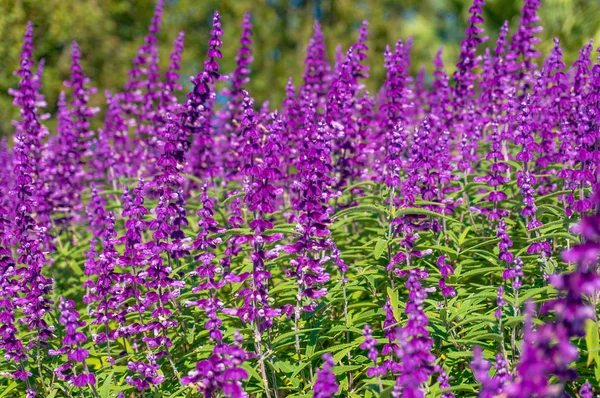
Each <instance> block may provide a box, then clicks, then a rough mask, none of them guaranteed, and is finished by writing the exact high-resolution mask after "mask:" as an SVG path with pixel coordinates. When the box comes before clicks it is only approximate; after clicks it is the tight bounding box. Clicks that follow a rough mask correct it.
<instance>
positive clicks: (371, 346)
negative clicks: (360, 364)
mask: <svg viewBox="0 0 600 398" xmlns="http://www.w3.org/2000/svg"><path fill="white" fill-rule="evenodd" d="M362 335H363V336H364V338H365V341H363V342H362V343H361V344H360V349H361V350H365V351H369V353H368V354H367V357H368V358H369V359H370V360H371V361H373V365H374V367H371V368H369V369H367V376H368V377H373V376H374V374H375V373H376V369H377V358H378V357H379V351H377V348H376V347H377V345H378V344H379V341H377V339H376V338H374V337H373V334H372V331H371V327H370V326H369V325H365V327H364V329H363V331H362Z"/></svg>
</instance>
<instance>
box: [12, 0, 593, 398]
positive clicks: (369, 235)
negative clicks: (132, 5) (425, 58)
mask: <svg viewBox="0 0 600 398" xmlns="http://www.w3.org/2000/svg"><path fill="white" fill-rule="evenodd" d="M484 6H485V5H484V0H473V5H472V7H471V8H470V16H469V27H468V28H467V30H466V32H465V38H464V40H463V42H462V46H461V52H460V58H459V60H458V63H457V65H456V72H455V73H454V74H453V75H452V76H449V75H448V73H447V72H446V69H445V66H444V65H443V63H442V57H441V53H442V49H440V51H439V52H438V54H437V56H436V57H435V59H434V60H433V65H434V73H433V76H431V77H430V76H426V75H425V73H424V72H423V69H421V72H420V73H418V74H417V75H416V76H412V75H411V74H410V72H409V71H410V70H411V60H410V51H411V45H412V38H407V39H406V40H404V39H402V40H399V41H398V42H397V43H395V44H394V45H391V46H389V47H388V48H387V50H386V51H385V53H384V54H383V58H382V62H383V67H384V68H385V70H386V71H387V78H386V81H385V84H384V85H383V86H382V87H381V88H380V89H379V91H378V92H375V93H370V92H368V91H367V90H366V88H365V81H366V79H368V77H369V70H368V68H367V67H366V66H365V65H364V61H365V59H366V58H367V54H369V49H368V48H367V46H366V44H365V41H366V38H367V36H368V34H369V29H368V24H367V22H364V23H363V25H362V27H361V28H360V30H359V31H358V32H357V39H356V42H355V44H354V45H352V46H351V47H350V48H348V49H341V48H338V51H337V55H336V57H335V62H333V63H330V61H329V60H328V59H327V58H326V52H325V43H324V38H323V34H322V32H321V30H320V26H319V24H318V23H315V26H314V34H313V37H312V39H311V40H310V43H309V45H308V48H307V52H306V61H305V73H304V75H303V79H302V80H301V81H297V82H294V81H292V80H291V79H290V80H289V83H288V85H287V92H286V99H285V100H284V101H283V103H282V104H273V103H268V102H265V103H263V104H256V103H255V102H254V100H253V97H252V93H251V92H250V91H249V90H248V86H249V85H248V83H249V72H250V69H251V68H252V51H253V44H252V20H251V17H250V15H246V17H245V18H244V20H243V21H240V22H241V24H242V27H243V34H242V37H241V38H240V40H239V50H238V53H237V57H236V62H237V68H236V69H235V70H234V71H233V72H231V73H229V71H227V73H229V74H227V73H226V72H225V71H222V70H221V69H220V67H219V61H220V59H221V58H222V53H221V50H220V49H221V47H222V45H223V43H222V42H221V39H220V37H221V35H222V34H223V30H222V29H226V28H227V27H226V26H225V27H222V26H221V22H220V16H219V14H218V12H215V14H214V18H213V21H212V23H213V27H212V31H211V36H210V37H209V38H207V40H208V43H209V48H210V49H209V51H208V54H207V55H206V61H205V62H204V68H203V70H201V71H199V73H197V74H196V75H194V76H192V77H191V82H192V84H193V90H192V91H190V92H188V93H183V92H181V91H182V87H181V85H180V60H181V54H182V52H183V51H184V34H183V32H182V33H181V34H180V35H179V36H178V37H177V38H175V40H174V43H173V51H172V53H171V54H170V55H169V59H170V61H171V62H170V65H169V67H168V70H165V71H161V70H160V68H159V67H158V60H159V54H158V51H157V34H158V32H159V29H160V26H161V20H162V11H163V2H162V0H159V1H158V4H157V6H156V12H155V15H154V17H153V19H152V21H151V24H150V27H149V31H148V35H147V36H146V38H145V41H144V43H143V45H141V47H140V48H139V52H138V55H137V56H136V57H135V59H134V60H133V67H132V69H131V71H130V73H129V79H128V82H127V84H126V86H125V87H124V88H123V89H122V90H121V91H118V92H106V93H104V96H105V98H106V105H105V106H104V107H102V109H98V108H94V107H91V106H90V105H89V99H90V96H92V95H99V94H98V93H96V90H95V89H94V88H93V82H91V81H90V79H89V78H88V77H86V73H85V70H82V67H81V65H80V60H81V57H82V54H81V53H80V51H79V48H78V45H77V43H76V42H73V45H72V66H71V74H70V77H69V79H68V80H67V81H65V82H64V86H65V90H64V93H63V94H61V96H60V99H59V103H58V111H57V114H56V115H49V114H46V113H45V112H44V107H45V106H46V103H45V99H44V95H43V87H42V83H43V81H44V73H43V70H44V68H43V67H44V64H43V61H36V60H35V57H34V42H35V40H34V31H33V28H32V25H31V24H30V25H29V26H28V28H27V31H26V32H25V37H24V41H23V48H22V53H21V63H20V65H19V67H18V70H17V71H16V72H15V76H16V77H15V88H14V89H12V90H11V92H10V93H11V95H12V96H13V97H14V106H16V107H17V108H18V109H19V110H20V118H18V120H15V121H14V122H13V124H14V136H13V137H12V138H8V139H4V140H3V141H2V145H1V146H0V158H1V161H2V163H3V166H4V167H2V168H1V169H0V177H1V179H2V184H1V186H0V195H1V196H0V238H1V239H0V243H1V245H0V321H1V324H0V350H1V351H2V354H3V356H4V361H2V363H1V364H0V397H21V396H27V397H33V396H38V397H39V396H41V397H96V398H98V397H102V398H108V397H211V398H212V397H214V398H216V397H267V398H283V397H290V398H291V397H311V396H314V397H318V398H326V397H334V396H335V397H366V398H369V397H425V396H427V397H443V398H450V397H459V396H479V397H565V396H572V397H585V398H589V397H592V396H594V391H596V392H598V391H600V389H599V380H600V336H599V324H598V319H597V309H598V305H599V300H600V295H599V294H598V293H597V290H598V289H599V288H600V276H599V274H598V254H599V253H600V185H598V177H599V171H600V170H599V168H598V166H599V165H600V148H599V145H598V143H599V142H600V131H599V126H600V108H599V101H600V63H597V62H594V61H593V59H592V51H593V45H592V44H593V43H592V42H590V43H589V44H588V45H586V46H584V47H583V48H582V49H581V52H580V56H579V58H578V59H577V61H576V62H575V63H574V64H573V65H565V64H564V63H563V61H562V51H561V47H560V43H559V41H558V40H556V41H555V46H554V48H553V49H552V51H551V53H550V54H547V55H545V58H543V57H542V55H541V54H539V53H538V52H537V51H536V44H537V43H538V42H539V39H538V38H537V34H538V33H539V31H540V30H541V24H540V21H539V18H538V17H537V15H536V13H537V10H538V8H539V6H540V2H539V0H525V2H524V5H523V8H522V10H521V18H520V22H519V25H518V26H514V27H509V26H508V23H505V24H504V25H503V28H502V30H501V32H500V35H499V37H498V38H497V40H495V42H493V43H490V42H491V40H489V39H488V38H487V37H486V36H485V35H484V32H483V30H482V29H481V28H480V25H481V24H482V22H483V18H482V8H483V7H484ZM510 32H514V33H512V34H511V33H510ZM225 45H236V44H235V43H225ZM369 56H371V57H379V56H380V55H379V54H369ZM413 69H414V67H413ZM266 78H268V77H266ZM217 95H219V96H220V98H221V96H222V98H226V99H227V101H226V103H225V104H224V105H222V104H219V103H218V102H217V101H216V99H217ZM49 118H54V121H53V120H48V119H49ZM50 125H52V126H57V127H56V128H52V129H50V128H49V127H48V126H50ZM96 125H98V126H100V127H99V128H95V127H93V126H96Z"/></svg>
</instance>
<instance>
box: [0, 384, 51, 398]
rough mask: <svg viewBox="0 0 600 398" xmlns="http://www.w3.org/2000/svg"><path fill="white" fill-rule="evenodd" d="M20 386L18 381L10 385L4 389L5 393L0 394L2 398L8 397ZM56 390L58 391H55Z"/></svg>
mask: <svg viewBox="0 0 600 398" xmlns="http://www.w3.org/2000/svg"><path fill="white" fill-rule="evenodd" d="M17 386H18V384H17V382H16V381H13V382H12V383H10V384H9V385H8V387H6V388H5V389H4V391H2V393H0V398H1V397H6V396H7V395H8V393H9V392H11V391H12V390H14V389H15V388H17ZM55 390H56V389H55Z"/></svg>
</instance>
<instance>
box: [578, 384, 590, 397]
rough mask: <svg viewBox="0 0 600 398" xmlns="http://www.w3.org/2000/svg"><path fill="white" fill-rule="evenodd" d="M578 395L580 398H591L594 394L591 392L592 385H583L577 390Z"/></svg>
mask: <svg viewBox="0 0 600 398" xmlns="http://www.w3.org/2000/svg"><path fill="white" fill-rule="evenodd" d="M579 395H581V398H593V396H594V393H593V392H592V385H591V384H590V382H589V381H586V382H585V383H583V385H582V386H581V388H580V389H579Z"/></svg>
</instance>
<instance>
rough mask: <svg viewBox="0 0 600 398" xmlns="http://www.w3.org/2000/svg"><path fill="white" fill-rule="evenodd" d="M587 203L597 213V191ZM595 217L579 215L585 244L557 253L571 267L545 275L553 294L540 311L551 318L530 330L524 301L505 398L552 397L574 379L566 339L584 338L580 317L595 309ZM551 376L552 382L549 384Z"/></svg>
mask: <svg viewBox="0 0 600 398" xmlns="http://www.w3.org/2000/svg"><path fill="white" fill-rule="evenodd" d="M593 202H594V205H595V206H596V209H597V211H598V209H600V195H599V194H598V191H597V190H596V191H595V192H594V196H593ZM599 217H600V216H599V214H598V212H597V213H596V214H595V215H593V216H589V217H584V218H583V220H582V221H581V223H580V225H579V226H578V232H579V233H580V234H581V235H582V237H583V238H584V242H585V243H581V244H579V245H577V246H575V247H573V248H572V249H570V250H567V251H565V252H564V253H563V259H564V260H565V261H568V262H573V263H576V266H575V270H574V271H573V272H571V273H568V274H560V275H553V276H552V278H551V282H552V285H554V287H555V288H556V289H557V290H558V296H557V297H556V298H554V299H552V300H550V301H547V302H545V303H544V304H543V305H542V308H541V311H542V312H543V313H546V312H552V314H553V318H552V320H550V321H548V322H546V323H544V324H543V325H541V326H540V327H538V328H537V329H536V330H534V329H533V326H532V322H531V316H532V311H533V306H532V305H528V310H527V311H526V315H527V317H526V324H525V327H524V330H525V332H524V345H523V348H522V350H521V358H520V361H519V364H518V365H517V367H516V370H517V374H518V377H516V381H515V383H513V384H512V385H510V387H508V388H507V390H506V392H507V395H508V396H509V397H525V396H531V395H532V394H539V395H558V394H560V393H561V392H562V391H563V388H564V383H566V382H569V381H572V380H575V379H576V378H577V372H576V371H575V369H573V368H572V367H571V363H572V362H574V361H576V360H577V358H578V357H579V353H578V351H577V347H576V346H575V345H574V344H573V343H571V339H572V338H581V337H584V336H585V322H586V320H588V319H594V318H595V310H594V308H592V307H591V306H590V305H589V304H588V302H587V299H586V297H589V296H591V295H594V294H596V292H597V290H598V289H600V277H599V276H598V273H597V271H596V267H595V266H592V265H591V264H595V263H596V262H597V259H598V254H599V253H600V234H599V233H598V229H597V224H598V219H599ZM553 376H554V377H555V380H556V381H557V382H558V383H557V384H552V382H553V380H554V378H552V377H553Z"/></svg>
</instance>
